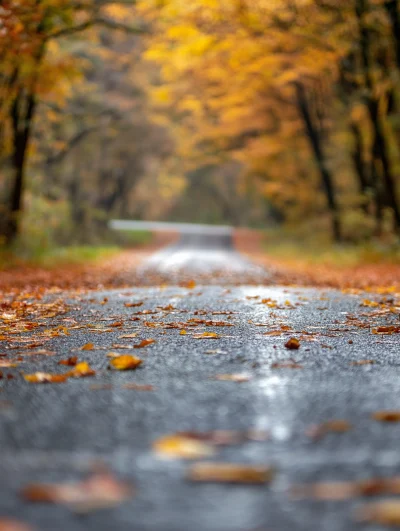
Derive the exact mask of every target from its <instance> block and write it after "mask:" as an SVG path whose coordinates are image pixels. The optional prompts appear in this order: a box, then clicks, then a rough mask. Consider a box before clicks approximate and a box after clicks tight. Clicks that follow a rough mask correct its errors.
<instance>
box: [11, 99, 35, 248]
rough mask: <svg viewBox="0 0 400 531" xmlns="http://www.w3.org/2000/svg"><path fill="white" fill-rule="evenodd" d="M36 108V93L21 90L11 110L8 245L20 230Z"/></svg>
mask: <svg viewBox="0 0 400 531" xmlns="http://www.w3.org/2000/svg"><path fill="white" fill-rule="evenodd" d="M23 107H24V108H23ZM35 109H36V98H35V94H34V93H33V92H31V93H30V94H28V95H27V96H24V95H23V93H22V92H19V93H18V95H17V96H16V98H15V100H14V103H13V106H12V111H11V114H12V132H13V152H12V158H11V161H12V169H13V182H12V189H11V198H10V206H9V212H8V220H7V222H6V224H5V234H4V236H5V239H6V244H7V245H10V244H11V243H13V242H14V241H15V239H16V237H17V236H18V234H19V230H20V224H21V219H20V213H21V209H22V197H23V192H24V187H25V173H26V171H25V170H26V162H27V154H28V149H29V141H30V137H31V131H32V123H33V117H34V114H35Z"/></svg>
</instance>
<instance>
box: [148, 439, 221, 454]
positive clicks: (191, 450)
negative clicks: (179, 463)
mask: <svg viewBox="0 0 400 531" xmlns="http://www.w3.org/2000/svg"><path fill="white" fill-rule="evenodd" d="M153 450H154V452H155V453H156V454H157V455H159V456H160V457H163V458H167V459H200V458H202V457H210V456H212V455H214V453H215V449H214V447H213V445H211V444H209V443H208V442H205V441H202V440H199V439H196V438H194V437H191V436H189V435H185V434H180V433H174V434H170V435H164V436H162V437H160V438H159V439H157V440H156V441H154V442H153Z"/></svg>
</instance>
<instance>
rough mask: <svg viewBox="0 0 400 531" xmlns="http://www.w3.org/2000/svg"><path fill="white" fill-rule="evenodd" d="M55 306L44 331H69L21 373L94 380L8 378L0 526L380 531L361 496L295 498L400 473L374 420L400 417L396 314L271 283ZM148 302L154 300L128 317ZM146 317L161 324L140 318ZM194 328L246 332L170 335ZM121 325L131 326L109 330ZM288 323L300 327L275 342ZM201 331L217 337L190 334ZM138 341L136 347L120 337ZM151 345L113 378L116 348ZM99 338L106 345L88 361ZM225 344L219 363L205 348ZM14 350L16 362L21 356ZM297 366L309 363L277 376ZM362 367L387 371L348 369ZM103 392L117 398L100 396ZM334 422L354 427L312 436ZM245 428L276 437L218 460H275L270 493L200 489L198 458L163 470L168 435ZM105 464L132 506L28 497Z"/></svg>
mask: <svg viewBox="0 0 400 531" xmlns="http://www.w3.org/2000/svg"><path fill="white" fill-rule="evenodd" d="M52 297H53V298H60V297H61V298H63V299H65V298H68V303H69V310H68V313H67V314H64V315H60V316H57V317H55V318H54V319H52V320H51V323H49V322H48V321H47V322H46V323H42V324H43V325H44V328H50V327H51V328H54V327H56V326H58V325H63V326H68V327H69V328H70V333H69V335H67V336H60V337H55V338H51V339H49V340H48V341H46V346H45V348H46V349H50V350H52V351H54V352H55V353H56V354H55V355H54V356H51V357H48V356H40V355H38V356H26V357H25V358H24V360H26V361H24V362H23V363H22V364H21V365H20V366H19V371H22V372H24V373H30V372H34V371H37V370H42V371H49V372H63V371H62V370H60V366H58V365H57V361H59V360H60V359H65V358H66V357H68V356H71V355H73V354H78V355H79V358H80V359H82V360H87V361H89V362H90V364H91V365H92V366H93V368H94V369H95V370H96V371H97V374H96V376H95V377H93V378H86V379H76V380H75V379H71V380H69V381H68V382H67V383H64V384H58V385H56V384H49V385H35V384H29V383H27V382H25V381H24V380H23V379H22V378H18V377H17V378H15V379H13V380H4V379H3V380H1V381H0V387H1V394H0V398H1V402H2V404H3V406H4V405H6V403H7V402H9V403H10V404H9V406H8V407H2V408H1V409H0V448H1V454H0V456H1V459H0V515H7V516H14V517H16V518H18V519H22V520H24V521H26V522H29V523H30V524H31V525H33V526H34V528H35V529H37V530H40V531H55V530H57V531H84V530H85V531H86V530H90V531H92V530H93V531H103V530H104V531H106V530H107V531H109V530H121V531H125V530H126V531H128V530H134V531H136V530H137V531H142V530H143V531H186V530H189V529H190V530H195V531H253V530H254V531H255V530H258V531H261V530H264V531H266V530H279V531H281V530H282V531H286V530H299V531H311V530H315V531H347V530H349V531H350V530H353V529H371V530H377V529H382V528H381V527H378V526H375V527H374V526H367V525H365V524H359V523H355V522H354V519H353V516H352V515H353V512H354V510H355V509H356V508H357V507H358V506H359V505H360V504H361V503H362V501H363V500H360V499H351V500H347V501H342V502H320V501H319V502H317V501H312V500H301V501H299V500H295V499H293V498H292V497H291V495H290V494H289V493H288V489H289V488H290V486H291V485H293V484H297V483H303V482H312V481H321V480H324V481H325V480H343V479H345V480H353V479H360V478H369V477H376V476H393V475H396V474H400V451H399V439H400V424H381V423H378V422H377V421H374V420H372V419H371V413H373V412H374V411H377V410H381V409H399V410H400V363H399V354H400V349H399V339H398V337H399V336H398V334H397V335H396V334H393V335H382V336H380V335H374V334H372V333H371V328H372V327H374V326H376V325H377V324H379V323H381V324H383V323H384V324H386V325H387V324H390V323H392V324H393V323H395V324H397V323H398V315H396V314H395V313H382V315H378V316H377V315H376V311H377V310H376V308H373V307H367V308H365V307H360V304H361V303H362V301H363V299H365V294H356V295H355V294H343V293H340V292H337V291H334V290H325V291H322V290H314V289H305V288H302V289H300V288H282V287H274V286H263V287H254V286H252V287H246V286H240V287H232V288H231V289H228V288H227V287H226V286H197V287H195V288H194V289H187V288H182V287H167V288H132V289H129V290H123V291H112V292H96V293H95V294H93V293H89V294H79V293H70V294H57V293H56V294H54V295H53V296H52ZM105 297H106V298H107V301H106V302H105V303H104V298H105ZM253 297H258V298H253ZM368 297H372V296H371V295H368ZM382 298H383V296H382V295H379V296H375V299H376V300H381V299H382ZM263 299H264V300H267V301H266V302H264V303H262V300H263ZM136 302H143V305H142V306H140V307H126V306H125V303H136ZM171 307H172V308H173V309H171ZM162 308H164V309H162ZM147 310H149V311H151V312H155V313H147V314H143V313H140V312H143V311H147ZM204 312H205V313H204ZM212 312H234V313H232V314H231V315H227V314H225V313H223V314H220V315H217V314H215V313H214V314H213V313H212ZM360 313H361V314H363V315H361V316H360ZM353 315H357V316H360V317H359V321H357V322H356V321H355V320H353V319H351V317H352V316H353ZM349 316H350V319H349V318H348V317H349ZM132 318H134V319H135V318H139V320H132ZM191 318H199V319H213V320H218V321H219V320H223V321H227V322H228V321H229V323H231V324H233V325H234V326H230V327H228V326H226V327H213V326H205V325H204V324H199V326H198V327H197V328H196V329H194V330H190V329H188V333H187V335H180V333H179V332H180V330H179V329H174V328H172V329H165V325H166V324H167V323H176V322H187V321H188V319H191ZM118 321H121V322H122V323H123V325H122V327H110V323H115V322H118ZM146 322H149V323H153V324H154V323H159V326H158V325H156V327H150V326H146V325H145V323H146ZM360 323H364V325H365V326H360ZM258 325H263V326H258ZM281 325H288V326H290V327H291V328H292V330H291V331H287V332H283V333H282V334H281V335H276V336H274V335H265V333H266V332H270V331H273V330H277V329H278V328H279V327H280V326H281ZM101 329H103V330H101ZM39 330H41V329H39ZM204 331H207V332H209V331H214V332H217V333H218V334H219V335H220V336H221V337H220V338H218V339H195V338H194V337H193V334H194V333H195V334H199V333H203V332H204ZM135 332H137V333H138V337H137V341H136V338H135V339H122V338H121V337H120V336H121V335H124V334H130V333H135ZM305 332H307V333H308V334H310V335H307V334H305ZM37 333H38V331H37V330H36V331H35V334H37ZM27 335H29V334H27ZM291 336H295V337H299V338H300V339H301V347H300V349H299V350H297V351H289V350H287V349H286V348H285V347H284V344H285V342H286V340H287V339H288V338H289V337H291ZM148 338H153V339H155V340H156V343H154V344H153V345H151V346H148V347H146V348H145V349H141V350H135V351H134V352H133V354H135V355H139V356H140V357H141V358H142V359H143V365H142V366H141V367H140V368H139V369H137V370H136V371H130V372H124V373H122V372H114V371H109V370H107V365H108V359H107V357H106V353H107V352H108V351H111V350H112V351H117V352H118V351H119V352H120V353H121V354H122V353H131V352H132V351H126V350H123V349H118V348H116V347H113V345H115V344H119V345H121V344H126V345H129V344H132V343H136V342H138V341H140V340H141V339H148ZM349 341H350V342H349ZM88 342H92V343H93V344H94V345H95V347H96V348H95V349H94V350H92V351H79V350H78V349H79V348H80V347H82V345H84V344H86V343H88ZM216 349H218V350H220V351H221V352H220V353H214V354H207V353H206V352H207V351H209V350H216ZM4 352H7V353H8V351H7V348H5V349H4ZM10 352H11V353H10V354H9V357H10V358H11V357H12V356H13V355H14V354H13V353H14V352H15V351H10ZM289 358H294V360H295V361H297V362H298V363H299V364H301V365H302V367H303V368H302V369H274V368H273V367H272V364H273V363H276V362H280V361H284V360H288V359H289ZM362 359H371V360H375V364H374V365H365V366H353V365H351V363H352V362H357V361H360V360H362ZM9 372H13V371H12V370H10V371H9ZM226 373H228V374H233V373H246V374H248V375H249V377H250V380H249V381H248V382H244V383H236V382H232V381H216V380H215V379H213V377H215V375H217V374H226ZM14 374H18V371H15V370H14ZM94 383H96V384H101V383H106V384H111V386H112V387H111V388H99V389H96V390H93V389H91V386H92V385H93V384H94ZM126 383H137V384H149V385H153V386H154V391H148V392H145V391H136V390H132V389H123V388H122V385H123V384H126ZM332 419H346V420H348V421H349V422H350V423H351V425H352V428H351V430H350V431H348V432H347V433H342V434H341V433H331V434H328V435H327V436H325V437H323V438H322V439H320V440H318V441H314V440H312V439H310V437H309V436H308V435H307V430H308V429H309V428H310V426H312V425H314V424H319V423H322V422H325V421H328V420H332ZM249 428H255V429H261V430H267V431H268V432H269V434H270V439H269V440H268V441H264V442H245V443H242V444H239V445H237V446H230V447H224V448H221V449H219V450H218V453H217V456H216V457H215V460H216V461H233V462H238V463H253V464H267V465H272V466H273V467H275V469H276V477H275V479H274V481H273V482H272V483H271V484H270V485H265V486H243V485H235V486H234V485H202V484H193V483H190V482H188V481H187V480H186V479H185V472H186V469H187V467H188V463H187V462H185V461H182V460H172V461H166V460H163V459H160V458H159V457H158V456H157V455H155V454H154V452H153V451H152V448H151V445H152V442H153V441H154V440H155V439H157V437H160V436H162V435H164V434H168V433H174V432H177V431H186V430H195V431H200V432H202V431H209V430H216V429H219V430H220V429H227V430H246V429H249ZM94 461H101V462H104V463H106V464H108V465H109V467H110V468H111V470H112V471H113V472H115V473H116V474H117V476H118V477H120V478H123V479H128V480H130V481H132V482H133V483H134V485H135V488H136V495H135V496H134V497H133V498H132V500H130V501H128V502H125V503H123V504H122V505H121V506H120V507H118V508H116V509H112V510H110V509H107V510H102V511H98V512H94V513H91V514H89V515H86V516H77V515H75V514H74V513H72V512H71V511H69V510H68V509H66V508H63V507H59V506H52V505H42V504H32V503H27V502H24V501H22V500H21V498H20V496H19V490H20V488H21V487H22V486H24V485H25V484H26V483H27V482H32V481H35V482H37V481H40V482H48V481H65V480H67V479H71V480H75V479H78V478H81V477H82V476H84V475H85V473H86V472H87V471H88V470H90V469H91V468H92V466H93V462H94Z"/></svg>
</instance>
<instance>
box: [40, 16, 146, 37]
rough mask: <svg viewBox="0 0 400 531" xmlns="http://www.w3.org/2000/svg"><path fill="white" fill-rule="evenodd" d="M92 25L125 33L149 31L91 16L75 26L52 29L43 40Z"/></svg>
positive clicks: (70, 33)
mask: <svg viewBox="0 0 400 531" xmlns="http://www.w3.org/2000/svg"><path fill="white" fill-rule="evenodd" d="M93 26H104V27H106V28H109V29H113V30H121V31H125V32H127V33H132V34H135V35H142V34H145V33H148V32H149V31H148V29H146V28H141V27H135V26H127V25H126V24H123V23H122V22H115V21H114V20H110V19H106V18H101V17H97V18H92V19H90V20H87V21H86V22H83V23H82V24H78V25H77V26H71V27H69V28H63V29H60V30H58V31H54V32H53V33H50V34H49V35H48V36H47V37H46V39H45V40H46V41H48V40H50V39H58V38H60V37H66V36H68V35H73V34H74V33H79V32H81V31H85V30H86V29H89V28H91V27H93Z"/></svg>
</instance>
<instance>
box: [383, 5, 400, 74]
mask: <svg viewBox="0 0 400 531" xmlns="http://www.w3.org/2000/svg"><path fill="white" fill-rule="evenodd" d="M385 8H386V11H387V14H388V16H389V20H390V26H391V30H392V36H393V40H394V49H395V52H396V64H397V68H399V69H400V11H399V6H398V0H387V1H386V2H385Z"/></svg>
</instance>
